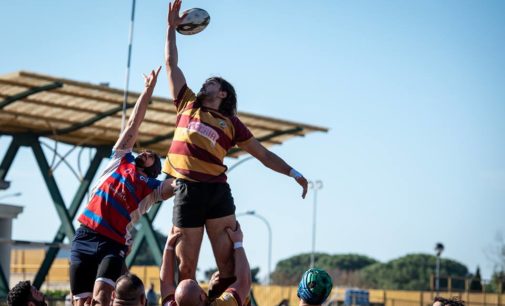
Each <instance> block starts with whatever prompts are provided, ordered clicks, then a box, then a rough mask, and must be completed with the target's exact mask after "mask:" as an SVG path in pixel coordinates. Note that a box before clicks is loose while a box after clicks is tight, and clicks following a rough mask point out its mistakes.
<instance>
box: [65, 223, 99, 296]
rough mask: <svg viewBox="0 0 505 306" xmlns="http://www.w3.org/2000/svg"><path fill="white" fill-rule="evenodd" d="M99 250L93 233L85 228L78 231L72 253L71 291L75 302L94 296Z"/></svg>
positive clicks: (73, 241) (73, 240) (73, 242)
mask: <svg viewBox="0 0 505 306" xmlns="http://www.w3.org/2000/svg"><path fill="white" fill-rule="evenodd" d="M97 248H98V242H97V241H96V237H95V235H94V234H93V233H91V232H88V231H87V230H85V229H84V228H79V229H77V231H76V232H75V235H74V238H73V239H72V247H71V251H70V289H71V292H72V295H73V298H74V299H75V300H78V299H86V298H87V297H89V296H91V295H92V292H93V285H94V283H95V277H96V272H97V270H98V260H97V257H96V251H97Z"/></svg>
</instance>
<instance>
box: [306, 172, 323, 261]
mask: <svg viewBox="0 0 505 306" xmlns="http://www.w3.org/2000/svg"><path fill="white" fill-rule="evenodd" d="M309 187H310V189H313V190H314V207H313V214H312V252H311V254H310V267H311V268H314V261H315V258H314V257H315V252H316V216H317V191H318V190H320V189H322V188H323V182H322V181H320V180H317V181H315V182H312V181H310V182H309Z"/></svg>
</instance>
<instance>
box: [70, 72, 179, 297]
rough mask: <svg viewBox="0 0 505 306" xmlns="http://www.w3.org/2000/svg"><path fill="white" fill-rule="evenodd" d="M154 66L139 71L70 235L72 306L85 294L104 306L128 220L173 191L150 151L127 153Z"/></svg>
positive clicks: (127, 241)
mask: <svg viewBox="0 0 505 306" xmlns="http://www.w3.org/2000/svg"><path fill="white" fill-rule="evenodd" d="M160 68H161V67H160ZM160 68H158V70H157V71H154V70H153V71H152V72H151V73H150V75H149V76H145V88H144V90H143V92H142V93H141V95H140V97H139V98H138V100H137V102H136V104H135V107H134V108H133V111H132V114H131V116H130V118H129V120H128V123H127V126H126V128H125V129H124V131H123V132H122V133H121V135H120V136H119V139H118V140H117V142H116V144H115V145H114V148H113V151H112V155H111V160H110V162H109V163H108V165H107V167H106V169H105V171H104V172H103V174H102V175H101V177H100V179H99V180H98V182H97V184H96V185H95V187H94V188H93V190H92V197H91V199H90V201H89V203H88V204H87V206H86V208H85V209H84V211H83V213H82V214H81V215H80V216H79V219H78V220H79V222H80V223H81V226H80V227H79V229H78V230H77V231H76V233H75V236H74V238H73V240H72V249H71V256H70V286H71V290H72V295H73V297H74V300H77V303H76V304H77V305H78V306H82V305H83V304H84V303H85V301H86V300H89V299H90V298H93V304H101V305H107V306H109V304H110V299H111V294H112V291H113V290H114V287H115V282H116V280H117V278H118V277H119V276H120V275H121V273H122V270H123V267H124V265H125V257H126V255H127V253H128V251H129V249H130V247H131V243H132V237H131V234H130V231H131V229H132V227H133V225H134V224H135V222H136V221H138V220H139V218H140V217H141V216H142V215H143V214H144V213H146V212H147V210H148V209H149V208H150V207H151V206H152V205H153V204H155V203H157V202H160V201H162V200H166V199H168V198H169V197H171V196H172V194H173V187H172V186H171V183H172V180H170V179H169V180H165V181H159V180H157V179H156V177H157V176H158V175H159V174H160V173H161V161H160V157H159V156H158V155H157V154H156V153H154V152H151V151H144V152H142V153H140V154H139V155H138V156H137V157H134V155H133V154H132V149H133V146H134V145H135V141H136V139H137V135H138V131H139V127H140V124H141V123H142V120H143V119H144V117H145V113H146V110H147V106H148V104H149V100H150V99H151V96H152V93H153V90H154V87H155V85H156V80H157V77H158V73H159V71H160Z"/></svg>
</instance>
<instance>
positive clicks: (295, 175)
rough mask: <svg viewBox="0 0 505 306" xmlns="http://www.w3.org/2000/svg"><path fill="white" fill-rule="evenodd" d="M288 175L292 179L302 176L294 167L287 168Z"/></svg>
mask: <svg viewBox="0 0 505 306" xmlns="http://www.w3.org/2000/svg"><path fill="white" fill-rule="evenodd" d="M289 176H291V177H292V178H294V179H298V178H301V177H303V175H302V174H301V173H300V172H298V171H296V170H295V168H291V170H289Z"/></svg>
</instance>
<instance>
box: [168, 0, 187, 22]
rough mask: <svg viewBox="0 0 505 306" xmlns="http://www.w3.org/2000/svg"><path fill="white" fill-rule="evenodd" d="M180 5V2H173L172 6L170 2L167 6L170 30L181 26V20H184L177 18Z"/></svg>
mask: <svg viewBox="0 0 505 306" xmlns="http://www.w3.org/2000/svg"><path fill="white" fill-rule="evenodd" d="M181 4H182V1H181V0H175V1H174V3H173V4H172V2H170V3H169V4H168V25H169V26H170V27H172V28H177V26H178V25H180V24H181V22H182V19H184V16H179V11H180V10H181Z"/></svg>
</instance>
